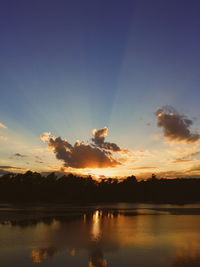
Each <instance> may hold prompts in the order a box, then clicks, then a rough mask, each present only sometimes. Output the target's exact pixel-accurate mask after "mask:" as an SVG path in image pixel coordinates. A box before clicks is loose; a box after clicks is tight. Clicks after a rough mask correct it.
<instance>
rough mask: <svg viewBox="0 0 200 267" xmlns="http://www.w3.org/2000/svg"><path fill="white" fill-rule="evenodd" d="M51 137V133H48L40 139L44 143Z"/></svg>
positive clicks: (43, 134)
mask: <svg viewBox="0 0 200 267" xmlns="http://www.w3.org/2000/svg"><path fill="white" fill-rule="evenodd" d="M50 137H51V133H47V132H45V133H42V134H41V135H40V139H41V140H42V141H43V142H46V141H48V140H49V139H50Z"/></svg>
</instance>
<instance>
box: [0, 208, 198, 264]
mask: <svg viewBox="0 0 200 267" xmlns="http://www.w3.org/2000/svg"><path fill="white" fill-rule="evenodd" d="M0 266H2V267H11V266H12V267H18V266H20V267H23V266H24V267H31V266H41V267H42V266H48V267H51V266H59V267H62V266H63V267H64V266H65V267H66V266H69V267H86V266H87V267H107V266H110V267H112V266H113V267H122V266H127V267H133V266H136V267H147V266H148V267H156V266H159V267H160V266H162V267H197V266H200V205H199V204H196V205H183V206H174V205H153V204H152V205H150V204H126V203H119V204H110V205H90V206H70V205H64V204H62V205H61V204H60V205H52V204H49V205H34V206H31V205H26V206H22V205H11V204H1V205H0Z"/></svg>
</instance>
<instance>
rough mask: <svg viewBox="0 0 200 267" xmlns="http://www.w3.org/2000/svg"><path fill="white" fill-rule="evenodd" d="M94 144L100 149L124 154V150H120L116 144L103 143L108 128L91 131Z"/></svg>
mask: <svg viewBox="0 0 200 267" xmlns="http://www.w3.org/2000/svg"><path fill="white" fill-rule="evenodd" d="M92 134H93V136H94V137H93V138H92V141H93V142H94V144H95V145H96V146H98V147H100V148H103V149H107V150H111V151H113V152H120V151H123V152H125V149H121V148H120V147H119V146H118V145H117V144H115V143H110V142H105V137H106V136H107V135H108V128H107V127H104V128H102V129H98V130H97V129H94V130H93V131H92Z"/></svg>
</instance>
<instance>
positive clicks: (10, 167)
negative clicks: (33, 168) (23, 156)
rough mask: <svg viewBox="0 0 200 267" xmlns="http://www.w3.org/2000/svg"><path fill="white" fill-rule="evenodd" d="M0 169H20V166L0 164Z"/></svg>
mask: <svg viewBox="0 0 200 267" xmlns="http://www.w3.org/2000/svg"><path fill="white" fill-rule="evenodd" d="M0 169H6V170H7V169H16V170H21V169H22V168H19V167H14V166H0Z"/></svg>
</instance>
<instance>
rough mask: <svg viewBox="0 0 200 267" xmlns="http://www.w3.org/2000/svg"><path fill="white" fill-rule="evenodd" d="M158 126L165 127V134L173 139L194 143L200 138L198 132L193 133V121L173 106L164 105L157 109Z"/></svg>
mask: <svg viewBox="0 0 200 267" xmlns="http://www.w3.org/2000/svg"><path fill="white" fill-rule="evenodd" d="M155 114H156V116H157V120H158V127H161V128H163V131H164V136H165V137H167V138H168V139H169V140H171V141H183V142H186V143H193V142H196V141H197V140H199V139H200V135H199V134H198V133H192V132H191V130H190V127H191V126H192V124H193V121H192V120H190V119H188V118H187V117H186V116H185V115H182V114H179V113H178V112H177V111H176V110H175V109H174V108H173V107H171V106H164V107H162V108H160V109H158V110H157V111H156V113H155Z"/></svg>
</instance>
